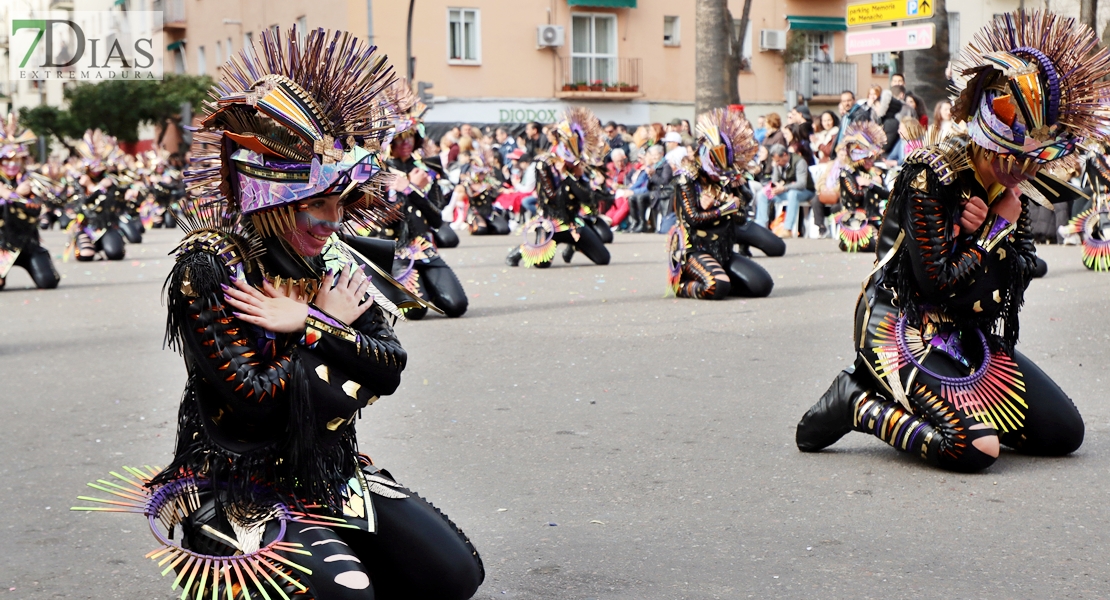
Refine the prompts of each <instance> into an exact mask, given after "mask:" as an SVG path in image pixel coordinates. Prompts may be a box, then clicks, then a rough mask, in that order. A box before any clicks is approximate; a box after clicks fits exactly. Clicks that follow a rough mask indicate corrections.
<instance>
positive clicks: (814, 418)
mask: <svg viewBox="0 0 1110 600" xmlns="http://www.w3.org/2000/svg"><path fill="white" fill-rule="evenodd" d="M849 371H851V369H845V370H844V371H841V372H840V373H839V374H837V376H836V379H834V380H833V382H832V385H830V386H829V389H828V390H827V391H826V392H825V394H824V395H823V396H821V399H820V400H818V401H817V404H814V405H813V407H812V408H810V409H809V411H807V412H806V414H805V416H803V417H802V420H801V421H798V431H797V434H796V435H795V438H794V440H795V442H796V443H797V444H798V450H801V451H802V452H818V451H820V450H824V449H825V448H827V447H829V446H831V445H833V444H835V443H836V442H837V440H839V439H840V438H842V437H844V436H845V435H847V434H848V433H849V432H851V431H852V430H853V429H855V408H856V401H857V400H858V399H859V398H860V397H861V396H863V395H864V394H866V393H867V390H866V389H865V388H864V387H863V386H861V385H860V384H859V382H857V381H856V379H855V375H854V374H853V373H851V372H849Z"/></svg>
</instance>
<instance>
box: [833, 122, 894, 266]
mask: <svg viewBox="0 0 1110 600" xmlns="http://www.w3.org/2000/svg"><path fill="white" fill-rule="evenodd" d="M885 143H886V133H884V132H883V128H882V127H879V126H878V125H876V124H875V123H872V122H870V121H857V122H855V123H852V124H851V125H849V126H848V128H847V129H846V130H844V136H843V137H842V138H841V140H840V145H839V146H837V152H838V153H839V154H840V155H841V157H842V158H841V161H842V163H843V164H842V165H841V169H840V173H839V175H838V181H839V185H840V205H841V211H840V212H839V213H837V214H836V215H835V216H834V217H833V219H834V220H835V221H836V224H837V226H838V230H837V237H838V239H839V245H840V249H841V250H843V251H844V252H871V251H873V250H874V249H875V246H874V244H875V239H876V236H877V235H878V232H879V225H880V224H881V222H882V216H883V205H884V203H885V201H886V197H887V194H888V192H887V190H886V189H884V188H883V179H882V174H881V173H880V172H879V171H878V170H877V169H875V161H876V160H878V158H879V156H880V155H882V152H883V144H885Z"/></svg>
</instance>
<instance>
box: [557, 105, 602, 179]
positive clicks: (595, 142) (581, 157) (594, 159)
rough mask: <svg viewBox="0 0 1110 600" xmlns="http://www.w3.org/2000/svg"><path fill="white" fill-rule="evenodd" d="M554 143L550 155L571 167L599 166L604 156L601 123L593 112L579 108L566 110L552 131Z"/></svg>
mask: <svg viewBox="0 0 1110 600" xmlns="http://www.w3.org/2000/svg"><path fill="white" fill-rule="evenodd" d="M552 131H553V132H554V134H555V140H556V143H555V145H554V147H552V148H551V154H552V155H554V156H555V157H556V158H558V159H559V160H562V161H563V162H567V163H570V164H572V165H574V164H578V163H584V164H587V165H598V164H601V160H602V158H604V156H605V140H604V139H603V138H602V135H601V123H600V122H599V121H598V120H597V116H595V115H594V113H593V111H591V110H590V109H588V108H583V107H581V106H574V107H571V108H568V109H567V112H566V113H565V114H564V115H563V120H562V121H559V123H557V124H556V125H555V128H554V129H553V130H552Z"/></svg>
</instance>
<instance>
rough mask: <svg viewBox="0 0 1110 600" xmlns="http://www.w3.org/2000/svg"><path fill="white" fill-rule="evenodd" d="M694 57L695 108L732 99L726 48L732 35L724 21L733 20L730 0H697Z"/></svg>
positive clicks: (710, 106)
mask: <svg viewBox="0 0 1110 600" xmlns="http://www.w3.org/2000/svg"><path fill="white" fill-rule="evenodd" d="M696 2H697V4H696V6H695V13H694V15H695V29H696V30H697V44H696V47H695V51H694V54H695V59H696V61H697V67H696V71H695V80H696V88H695V90H694V108H695V110H696V112H697V113H698V114H701V113H703V112H705V111H707V110H710V109H713V108H720V107H723V106H725V105H727V104H728V103H729V90H728V82H729V74H728V64H727V49H728V43H729V41H730V38H731V36H728V37H726V35H725V33H726V29H725V27H724V26H722V22H724V23H732V19H730V18H729V13H728V0H696Z"/></svg>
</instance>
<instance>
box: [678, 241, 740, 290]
mask: <svg viewBox="0 0 1110 600" xmlns="http://www.w3.org/2000/svg"><path fill="white" fill-rule="evenodd" d="M731 286H732V283H731V282H730V281H729V278H728V273H725V270H724V268H723V267H721V263H719V262H717V260H716V259H715V258H713V257H712V256H710V255H709V254H706V253H704V252H693V253H691V254H690V255H689V256H687V257H686V264H684V265H682V283H681V285H680V286H679V288H678V295H679V296H681V297H683V298H696V299H698V300H720V299H722V298H725V297H727V296H728V292H729V289H730V288H731Z"/></svg>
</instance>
